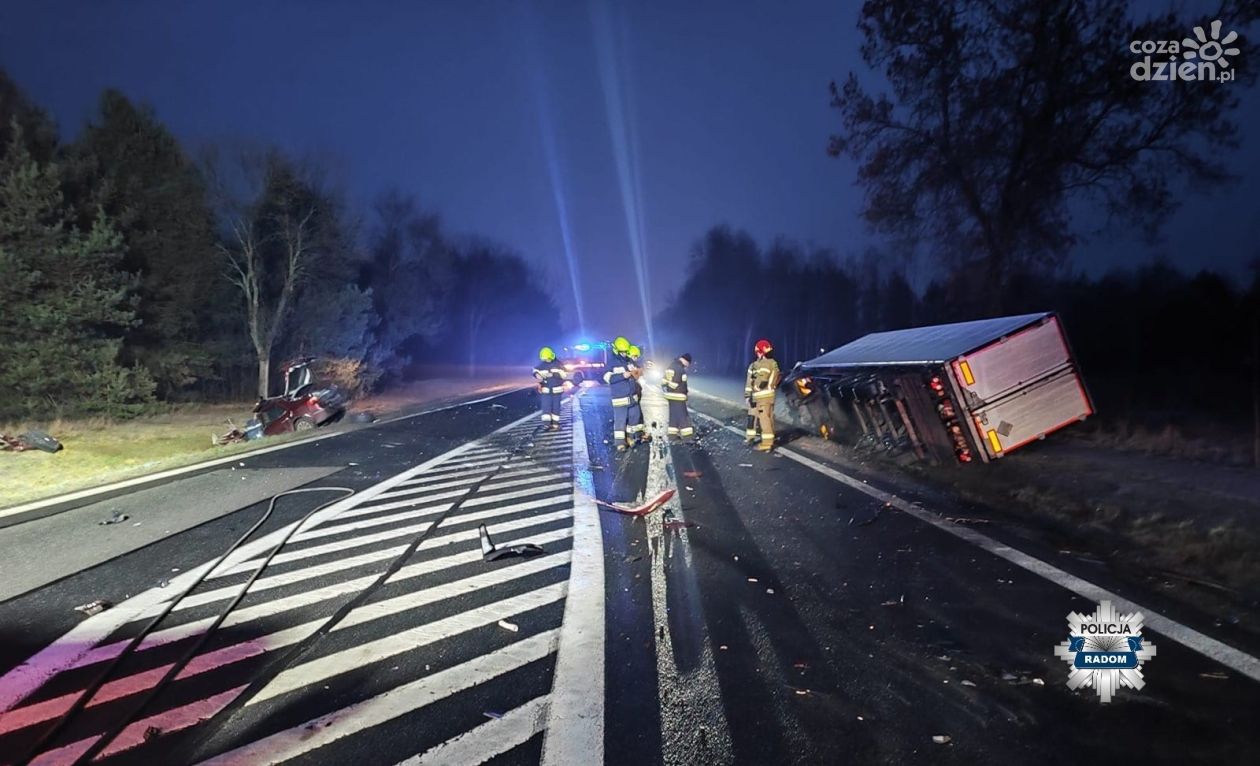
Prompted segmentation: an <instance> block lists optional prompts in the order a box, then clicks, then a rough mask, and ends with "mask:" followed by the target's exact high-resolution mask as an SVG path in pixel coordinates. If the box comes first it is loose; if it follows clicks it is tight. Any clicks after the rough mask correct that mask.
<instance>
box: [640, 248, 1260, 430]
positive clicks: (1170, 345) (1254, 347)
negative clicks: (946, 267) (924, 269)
mask: <svg viewBox="0 0 1260 766" xmlns="http://www.w3.org/2000/svg"><path fill="white" fill-rule="evenodd" d="M900 263H901V260H900V259H898V258H896V257H894V255H893V254H892V253H890V252H888V251H886V250H878V249H872V250H870V251H868V252H866V253H864V254H862V255H861V256H858V257H847V258H846V257H842V256H841V255H840V254H838V253H837V252H835V251H834V250H830V249H825V248H814V249H811V248H807V247H804V246H802V245H800V244H797V243H794V242H792V241H790V240H786V239H778V240H775V241H773V242H771V243H769V244H767V245H762V244H759V243H758V242H757V241H756V240H754V238H753V237H752V236H751V235H749V234H748V233H746V232H743V231H739V230H733V229H731V228H730V227H727V226H719V227H715V228H713V229H711V230H709V231H708V232H707V233H706V234H705V235H704V236H703V237H702V238H701V239H700V240H699V241H698V242H697V243H696V244H695V245H694V247H693V248H692V251H691V255H690V260H689V263H688V270H687V277H686V279H685V280H684V282H683V283H682V285H681V286H680V288H679V290H678V292H677V293H676V294H675V296H674V298H673V300H672V302H671V303H670V305H669V307H668V308H667V309H666V310H665V311H664V312H662V314H661V315H660V317H659V318H658V332H659V335H660V337H661V338H662V341H663V342H664V345H666V346H667V347H669V348H673V349H679V350H688V349H689V350H691V351H692V352H693V353H694V354H695V355H696V357H697V360H696V361H697V364H699V365H702V368H703V369H704V370H706V371H708V372H710V373H730V374H738V373H742V372H743V370H744V369H745V368H746V367H747V365H748V363H749V361H750V360H751V358H752V346H753V343H755V342H756V341H757V339H758V338H762V337H764V338H767V339H769V340H770V341H771V342H772V343H773V344H774V347H775V353H776V356H777V358H778V360H779V363H780V365H781V366H783V367H784V368H791V366H792V365H794V364H795V363H796V362H798V361H804V360H808V359H811V358H813V357H815V356H818V355H819V353H820V352H822V351H823V350H830V349H832V348H835V347H837V346H840V345H843V344H845V343H848V342H849V341H851V340H854V339H856V338H859V337H861V336H863V335H865V334H867V333H870V332H878V331H882V330H891V329H900V328H904V327H915V326H920V325H930V324H942V323H947V322H960V321H967V320H971V319H980V318H984V317H988V316H995V315H1006V314H1024V313H1033V312H1037V311H1047V310H1049V311H1057V312H1058V313H1059V315H1060V316H1061V318H1062V319H1063V322H1064V325H1065V327H1066V329H1067V332H1068V335H1069V340H1070V342H1071V343H1072V345H1073V350H1074V351H1075V353H1076V355H1077V358H1078V361H1079V362H1080V364H1081V367H1082V369H1083V371H1084V373H1085V377H1086V381H1087V383H1088V384H1089V386H1090V389H1091V393H1092V394H1093V395H1094V397H1095V399H1096V403H1097V404H1098V406H1099V410H1100V412H1101V413H1103V414H1104V415H1106V416H1108V417H1113V418H1121V419H1127V420H1134V419H1136V420H1137V421H1143V420H1151V421H1153V422H1159V423H1170V422H1171V423H1185V422H1187V421H1189V420H1192V419H1193V418H1195V417H1198V416H1200V415H1208V416H1210V417H1211V418H1212V420H1213V422H1221V421H1232V422H1235V423H1237V424H1239V425H1245V424H1248V423H1249V421H1250V419H1251V416H1252V414H1253V413H1252V407H1253V402H1252V390H1253V387H1254V385H1255V380H1256V364H1257V351H1260V348H1258V345H1260V261H1258V262H1257V264H1256V265H1257V268H1256V269H1255V270H1254V272H1253V274H1254V276H1253V278H1252V279H1251V280H1250V282H1249V283H1248V284H1242V283H1239V282H1238V281H1236V280H1233V279H1230V278H1228V277H1226V276H1222V275H1221V274H1217V273H1214V272H1212V271H1199V272H1197V273H1194V274H1187V273H1184V272H1182V271H1180V270H1178V269H1177V268H1176V267H1174V266H1172V265H1170V264H1168V263H1166V262H1163V261H1159V260H1153V261H1151V262H1150V263H1148V264H1146V265H1143V266H1140V267H1137V268H1133V269H1128V270H1114V271H1111V272H1109V273H1106V274H1104V275H1102V276H1097V277H1091V276H1087V275H1085V274H1084V273H1079V272H1077V273H1073V272H1070V271H1059V272H1056V273H1052V274H1046V273H1044V272H1036V271H1028V272H1011V273H1009V274H1008V275H1007V276H1006V278H1005V279H1004V281H1003V284H1002V285H1001V286H997V287H996V288H995V289H994V290H993V291H992V292H993V293H994V295H983V296H978V297H976V298H975V299H974V300H971V301H969V300H967V299H965V298H963V297H960V296H961V295H965V294H967V292H968V289H967V288H968V286H967V285H963V284H959V283H960V282H966V281H969V280H970V279H971V278H972V277H971V276H970V275H968V274H967V273H966V272H965V271H963V272H956V273H949V274H944V275H942V276H941V277H939V278H937V279H934V280H932V281H931V282H930V283H929V284H928V285H927V286H926V288H925V289H922V290H920V291H916V290H915V289H914V288H913V287H912V286H911V284H910V281H909V280H908V279H907V277H906V274H905V272H904V269H903V267H902V266H901V265H900ZM684 347H686V348H684Z"/></svg>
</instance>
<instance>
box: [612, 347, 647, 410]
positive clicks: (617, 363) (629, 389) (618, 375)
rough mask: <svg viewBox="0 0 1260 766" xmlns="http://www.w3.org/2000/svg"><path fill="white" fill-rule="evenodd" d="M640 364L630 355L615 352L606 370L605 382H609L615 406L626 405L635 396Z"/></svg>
mask: <svg viewBox="0 0 1260 766" xmlns="http://www.w3.org/2000/svg"><path fill="white" fill-rule="evenodd" d="M638 369H639V368H638V366H637V365H636V364H635V363H634V361H633V360H631V359H630V357H628V356H623V355H621V354H613V355H612V356H611V357H609V359H608V367H607V368H605V370H604V382H605V383H607V384H608V389H609V393H610V394H611V395H612V404H613V406H614V407H626V406H628V405H629V404H630V400H631V399H632V398H633V397H634V388H635V383H636V382H637V381H636V378H637V377H638V375H637V372H638Z"/></svg>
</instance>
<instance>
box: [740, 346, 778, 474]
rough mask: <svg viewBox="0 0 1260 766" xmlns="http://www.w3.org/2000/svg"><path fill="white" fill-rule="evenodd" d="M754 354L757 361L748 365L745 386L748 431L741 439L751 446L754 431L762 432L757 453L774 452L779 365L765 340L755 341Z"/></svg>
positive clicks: (754, 436)
mask: <svg viewBox="0 0 1260 766" xmlns="http://www.w3.org/2000/svg"><path fill="white" fill-rule="evenodd" d="M753 351H754V353H756V355H757V358H756V359H755V360H753V363H752V364H750V365H748V378H747V379H746V380H745V382H744V397H745V398H747V399H748V428H747V430H746V431H744V436H746V437H747V439H748V443H749V444H753V443H754V442H757V441H758V440H757V431H761V440H760V443H759V444H757V449H759V450H762V451H769V450H771V449H773V448H774V392H775V389H776V388H777V387H778V385H779V363H778V362H776V361H774V359H773V357H771V353H772V352H773V351H774V347H773V346H771V345H770V341H768V340H764V339H763V340H759V341H757V344H756V345H755V346H753Z"/></svg>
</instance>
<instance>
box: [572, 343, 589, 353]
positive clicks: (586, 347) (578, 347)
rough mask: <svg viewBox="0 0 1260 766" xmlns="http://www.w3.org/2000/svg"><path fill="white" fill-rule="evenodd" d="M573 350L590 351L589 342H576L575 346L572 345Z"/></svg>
mask: <svg viewBox="0 0 1260 766" xmlns="http://www.w3.org/2000/svg"><path fill="white" fill-rule="evenodd" d="M573 350H574V351H590V350H591V344H589V343H579V344H577V345H576V346H574V347H573Z"/></svg>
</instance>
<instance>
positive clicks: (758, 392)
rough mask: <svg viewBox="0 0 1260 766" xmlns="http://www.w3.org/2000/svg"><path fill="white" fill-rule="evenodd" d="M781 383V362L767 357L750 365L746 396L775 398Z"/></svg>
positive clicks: (745, 387) (745, 383) (745, 385)
mask: <svg viewBox="0 0 1260 766" xmlns="http://www.w3.org/2000/svg"><path fill="white" fill-rule="evenodd" d="M778 385H779V363H778V362H776V361H774V360H773V359H771V358H769V357H766V358H764V359H758V360H757V361H755V362H753V363H752V364H750V365H748V378H747V379H746V380H745V381H744V396H751V397H752V398H753V399H754V400H756V399H773V398H774V392H775V387H777V386H778Z"/></svg>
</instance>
